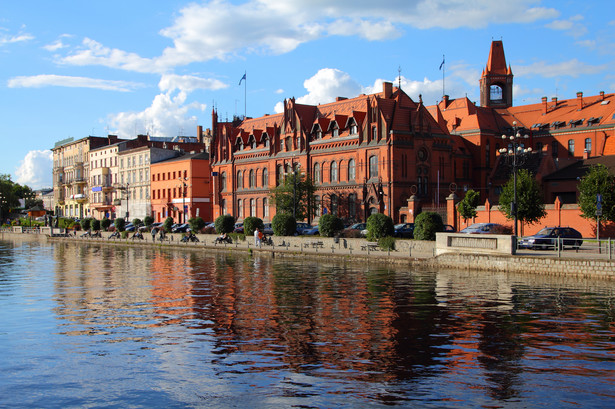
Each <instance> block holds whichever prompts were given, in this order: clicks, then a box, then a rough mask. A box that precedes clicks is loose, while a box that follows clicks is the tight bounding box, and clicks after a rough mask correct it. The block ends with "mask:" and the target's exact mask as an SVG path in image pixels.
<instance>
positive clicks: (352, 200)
mask: <svg viewBox="0 0 615 409" xmlns="http://www.w3.org/2000/svg"><path fill="white" fill-rule="evenodd" d="M348 217H350V218H351V219H354V218H355V217H357V195H355V194H354V193H351V194H349V195H348Z"/></svg>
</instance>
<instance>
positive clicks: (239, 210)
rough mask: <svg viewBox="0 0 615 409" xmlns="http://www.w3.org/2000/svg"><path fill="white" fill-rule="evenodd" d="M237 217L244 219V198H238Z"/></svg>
mask: <svg viewBox="0 0 615 409" xmlns="http://www.w3.org/2000/svg"><path fill="white" fill-rule="evenodd" d="M237 218H239V219H243V200H241V199H238V200H237Z"/></svg>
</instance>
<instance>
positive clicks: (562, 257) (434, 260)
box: [0, 229, 615, 279]
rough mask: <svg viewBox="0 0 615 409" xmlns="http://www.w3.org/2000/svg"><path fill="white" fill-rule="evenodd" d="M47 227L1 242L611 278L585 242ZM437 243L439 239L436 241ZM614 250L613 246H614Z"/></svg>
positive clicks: (612, 271) (611, 263)
mask: <svg viewBox="0 0 615 409" xmlns="http://www.w3.org/2000/svg"><path fill="white" fill-rule="evenodd" d="M54 230H55V231H52V230H50V229H40V230H31V231H29V230H26V229H24V230H23V231H21V232H20V231H14V230H13V231H8V230H3V231H2V232H0V238H2V239H18V240H20V239H21V240H24V239H25V240H41V241H54V242H72V243H82V244H87V243H92V244H93V243H98V244H107V245H123V246H147V247H156V248H165V247H169V248H176V249H185V250H188V251H213V252H227V253H228V252H240V253H249V254H259V255H263V256H269V257H278V258H280V257H310V258H314V259H319V258H322V259H337V260H344V261H350V262H360V263H364V262H368V263H370V262H374V263H396V264H406V265H408V266H412V267H413V268H426V269H442V268H449V269H455V270H473V271H485V272H488V271H490V272H510V273H512V272H514V273H527V274H539V275H556V276H566V277H594V278H596V277H601V278H606V279H615V254H614V253H615V251H614V249H613V248H611V246H610V242H609V246H608V250H606V247H607V246H606V245H604V246H603V247H604V249H603V248H602V246H601V247H600V248H598V246H597V245H595V244H594V245H592V244H591V243H584V245H583V246H581V248H580V249H578V250H572V249H565V250H563V251H554V250H550V251H534V250H517V251H516V253H515V254H505V253H499V254H496V253H493V252H489V251H484V250H481V249H476V248H473V249H452V250H449V251H448V252H445V253H442V250H441V249H438V248H436V242H433V241H420V240H405V239H398V240H396V242H395V250H391V251H387V250H382V249H380V247H379V246H378V245H377V244H376V243H373V242H369V241H367V240H366V239H355V238H329V237H320V236H295V237H286V236H282V237H279V236H273V237H272V239H273V245H262V246H255V245H254V239H253V238H252V237H246V239H245V240H236V241H233V243H232V244H219V243H218V244H217V243H216V238H217V236H216V235H212V234H199V235H197V237H198V239H199V241H198V242H182V241H181V239H182V237H183V234H167V236H166V238H165V239H164V240H163V241H160V240H158V238H157V239H156V240H155V241H152V238H151V235H149V234H147V233H144V234H143V237H144V238H143V239H137V238H132V233H131V234H130V235H129V236H128V237H127V238H111V237H110V235H111V233H108V232H105V233H102V237H101V238H90V237H82V234H83V232H77V234H76V235H75V234H68V235H63V234H62V235H60V234H58V232H57V230H58V229H54ZM439 234H440V233H439ZM439 241H441V240H439ZM613 247H615V246H613Z"/></svg>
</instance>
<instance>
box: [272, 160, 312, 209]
mask: <svg viewBox="0 0 615 409" xmlns="http://www.w3.org/2000/svg"><path fill="white" fill-rule="evenodd" d="M315 192H316V186H315V185H314V182H313V181H312V178H311V177H310V176H309V175H306V174H305V173H303V172H294V173H291V174H289V175H287V176H286V178H284V182H283V183H281V184H280V185H279V186H277V187H276V188H275V189H273V190H272V191H271V194H270V198H271V201H272V203H273V205H274V206H275V208H276V214H280V213H284V214H287V215H291V216H292V214H293V211H295V220H305V219H306V218H307V217H308V214H314V213H315V210H316V201H315V200H314V193H315Z"/></svg>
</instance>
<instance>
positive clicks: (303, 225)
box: [297, 222, 314, 236]
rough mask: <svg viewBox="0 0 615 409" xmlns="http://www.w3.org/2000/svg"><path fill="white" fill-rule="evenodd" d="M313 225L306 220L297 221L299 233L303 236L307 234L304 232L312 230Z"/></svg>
mask: <svg viewBox="0 0 615 409" xmlns="http://www.w3.org/2000/svg"><path fill="white" fill-rule="evenodd" d="M312 227H314V226H312V225H310V224H308V223H305V222H297V235H299V236H301V235H303V234H305V233H304V232H305V231H306V230H310V229H311V228H312Z"/></svg>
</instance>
